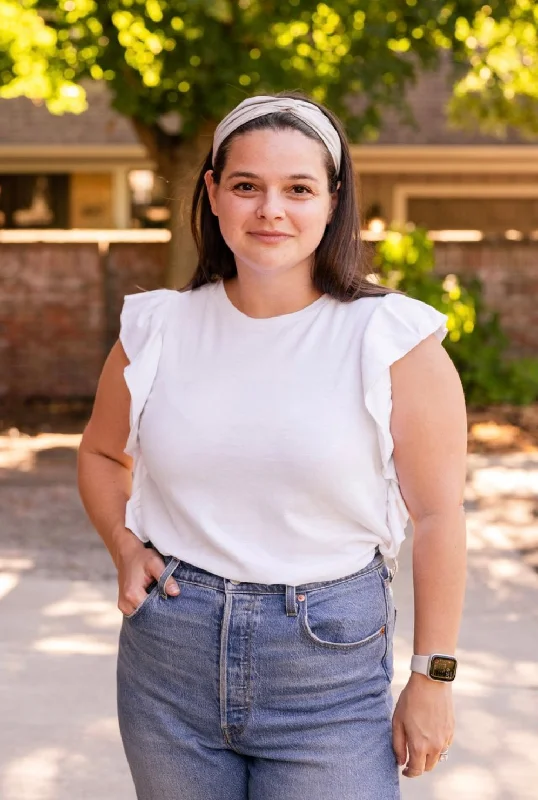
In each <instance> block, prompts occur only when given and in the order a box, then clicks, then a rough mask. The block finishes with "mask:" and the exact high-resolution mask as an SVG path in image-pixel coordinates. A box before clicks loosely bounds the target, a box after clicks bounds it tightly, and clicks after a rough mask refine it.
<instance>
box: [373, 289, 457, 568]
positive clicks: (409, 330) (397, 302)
mask: <svg viewBox="0 0 538 800" xmlns="http://www.w3.org/2000/svg"><path fill="white" fill-rule="evenodd" d="M447 332H448V329H447V317H446V315H445V314H442V313H441V312H440V311H437V309H435V308H433V307H432V306H430V305H428V304H427V303H423V302H422V301H420V300H415V299H413V298H411V297H407V296H406V295H400V294H388V295H385V296H384V297H382V298H380V299H379V301H378V303H377V305H376V308H375V309H374V311H373V312H372V315H371V317H370V319H369V321H368V323H367V326H366V330H365V333H364V339H363V348H362V357H361V373H362V382H363V391H364V400H365V405H366V408H367V410H368V412H369V414H370V415H371V417H372V418H373V420H374V422H375V425H376V429H377V435H378V441H379V448H380V454H381V463H382V469H383V477H384V478H385V480H386V481H387V528H388V532H389V534H390V538H391V541H390V544H389V543H388V542H387V545H386V547H384V548H383V547H382V548H380V549H381V551H382V552H383V554H384V555H386V556H387V557H389V558H395V557H396V555H397V553H398V550H399V548H400V545H401V543H402V542H403V540H404V538H405V528H406V525H407V522H408V520H409V512H408V510H407V507H406V505H405V502H404V499H403V497H402V494H401V491H400V486H399V482H398V475H397V473H396V468H395V465H394V459H393V451H394V441H393V438H392V434H391V431H390V419H391V413H392V384H391V377H390V366H391V364H393V363H394V362H395V361H398V360H399V359H400V358H402V357H403V356H404V355H405V354H406V353H408V352H409V351H410V350H412V349H413V348H414V347H416V345H417V344H419V342H421V341H422V340H423V339H426V338H427V337H428V336H430V335H431V334H434V335H435V336H436V337H437V339H438V340H439V341H440V342H441V341H442V340H443V339H444V338H445V336H446V334H447Z"/></svg>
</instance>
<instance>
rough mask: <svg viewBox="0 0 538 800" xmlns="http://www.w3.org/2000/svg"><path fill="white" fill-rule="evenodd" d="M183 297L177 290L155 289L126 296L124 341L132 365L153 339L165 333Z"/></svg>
mask: <svg viewBox="0 0 538 800" xmlns="http://www.w3.org/2000/svg"><path fill="white" fill-rule="evenodd" d="M180 296H181V293H180V292H178V291H176V290H175V289H154V290H153V291H150V292H137V293H136V294H127V295H125V296H124V298H123V307H122V310H121V314H120V341H121V343H122V345H123V349H124V350H125V354H126V356H127V358H128V359H129V361H132V360H133V359H134V358H136V356H137V355H138V353H139V352H140V350H141V349H142V348H143V346H144V345H145V344H146V343H147V341H148V339H149V338H150V337H151V336H152V335H154V334H155V333H156V332H159V331H161V330H162V327H163V325H164V323H165V320H166V317H167V312H168V310H169V308H170V306H171V305H172V304H175V303H178V302H179V301H178V298H179V297H180Z"/></svg>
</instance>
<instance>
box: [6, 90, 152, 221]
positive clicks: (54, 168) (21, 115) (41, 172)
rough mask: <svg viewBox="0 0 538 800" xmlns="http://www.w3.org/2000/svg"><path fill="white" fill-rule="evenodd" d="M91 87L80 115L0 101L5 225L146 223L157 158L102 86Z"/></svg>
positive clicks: (28, 103)
mask: <svg viewBox="0 0 538 800" xmlns="http://www.w3.org/2000/svg"><path fill="white" fill-rule="evenodd" d="M86 89H87V93H88V102H89V108H88V110H87V111H86V112H84V113H83V114H80V115H74V114H65V115H63V116H54V115H52V114H50V113H49V112H48V111H47V109H46V107H45V106H44V105H43V104H41V105H36V104H34V103H33V102H31V101H30V100H27V99H26V98H16V99H12V100H5V99H2V100H0V228H7V229H23V228H33V229H36V228H38V229H43V228H62V229H69V228H84V229H92V228H93V229H95V228H131V227H135V226H137V225H138V224H140V220H139V219H138V218H137V216H136V208H137V206H139V205H140V202H137V201H140V200H144V201H146V199H147V198H146V195H147V194H148V192H149V190H150V189H151V185H152V182H151V181H150V182H149V183H148V172H147V171H148V170H151V168H152V163H151V161H150V160H149V159H148V157H147V155H146V151H145V149H144V147H143V146H142V145H141V144H140V143H139V141H138V140H137V137H136V135H135V132H134V130H133V129H132V126H131V125H130V123H129V121H128V120H127V119H125V118H124V117H122V116H121V115H120V114H118V113H117V112H116V111H114V110H113V109H112V108H111V107H110V104H109V101H108V96H107V94H106V92H105V91H103V87H101V86H100V85H99V84H97V83H89V84H87V86H86ZM150 175H151V173H150ZM137 179H138V180H137Z"/></svg>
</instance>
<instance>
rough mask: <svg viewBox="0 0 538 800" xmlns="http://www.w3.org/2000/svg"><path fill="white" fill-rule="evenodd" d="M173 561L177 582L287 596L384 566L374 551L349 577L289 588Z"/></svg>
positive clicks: (324, 586)
mask: <svg viewBox="0 0 538 800" xmlns="http://www.w3.org/2000/svg"><path fill="white" fill-rule="evenodd" d="M145 547H151V548H153V549H154V550H156V549H157V548H156V547H154V545H153V544H152V543H151V542H146V543H145ZM160 555H161V557H162V558H163V560H164V562H165V564H167V565H168V564H169V563H170V561H171V560H172V559H173V558H174V557H173V556H164V555H162V554H160ZM174 560H175V561H177V562H178V563H177V566H176V568H175V569H174V571H173V575H174V578H176V579H177V580H178V581H182V580H183V581H190V582H192V583H198V584H200V585H201V586H206V587H208V588H211V589H218V590H220V591H222V592H224V591H229V590H230V588H233V591H234V592H245V593H250V594H289V589H290V588H294V589H295V592H311V591H315V590H317V589H325V588H327V587H328V586H335V585H337V584H339V583H344V582H346V581H351V580H353V579H355V578H358V577H360V576H361V575H365V574H366V573H368V572H371V571H372V570H375V569H379V568H380V567H381V566H383V564H385V559H384V557H383V556H382V554H381V553H380V552H379V549H376V552H375V556H374V558H373V559H372V560H371V561H370V563H369V564H367V565H366V566H365V567H363V568H362V569H360V570H358V571H357V572H352V573H351V574H349V575H343V576H342V577H340V578H335V579H333V580H330V581H314V582H311V583H302V584H299V585H297V586H295V587H289V586H288V585H287V584H285V583H250V582H247V581H232V580H230V579H229V578H225V577H222V576H220V575H216V574H214V573H213V572H208V571H207V570H205V569H202V567H197V566H195V565H194V564H189V563H188V562H187V561H181V560H179V559H178V558H175V559H174ZM230 584H232V586H230Z"/></svg>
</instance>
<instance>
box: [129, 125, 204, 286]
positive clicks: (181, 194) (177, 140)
mask: <svg viewBox="0 0 538 800" xmlns="http://www.w3.org/2000/svg"><path fill="white" fill-rule="evenodd" d="M133 123H134V126H135V130H136V132H137V133H138V136H139V138H140V140H141V141H142V143H143V144H144V145H145V146H146V147H147V149H148V152H149V155H150V156H151V157H152V158H153V160H154V161H155V163H156V164H157V169H158V172H159V174H160V175H162V176H163V178H165V179H166V180H167V181H168V196H169V198H170V200H169V202H170V230H171V233H172V237H171V239H170V248H169V256H168V268H167V273H166V285H167V286H168V287H169V288H174V289H181V288H182V287H183V286H185V284H186V283H188V282H189V281H190V279H191V278H192V276H193V273H194V270H195V268H196V263H197V253H196V247H195V244H194V240H193V238H192V235H191V230H190V227H191V226H190V216H191V202H192V194H193V191H194V187H195V185H196V178H197V176H198V172H199V170H200V168H201V166H202V163H203V161H204V158H205V156H206V154H207V152H208V150H209V148H210V147H211V143H212V141H213V131H214V129H215V124H214V123H204V124H203V125H202V126H201V129H200V132H199V133H198V135H197V136H196V137H195V138H194V139H181V137H179V136H168V135H166V134H165V133H164V132H163V131H162V130H160V129H158V128H157V127H153V128H151V127H148V126H146V125H144V123H141V122H139V121H137V120H133Z"/></svg>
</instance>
